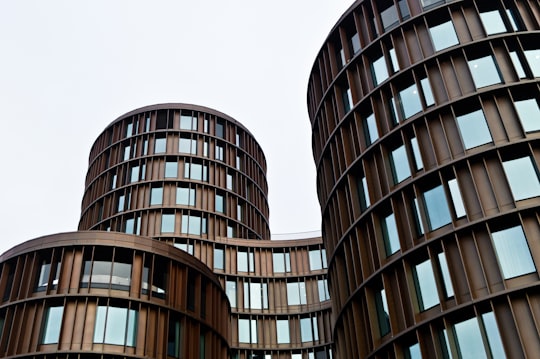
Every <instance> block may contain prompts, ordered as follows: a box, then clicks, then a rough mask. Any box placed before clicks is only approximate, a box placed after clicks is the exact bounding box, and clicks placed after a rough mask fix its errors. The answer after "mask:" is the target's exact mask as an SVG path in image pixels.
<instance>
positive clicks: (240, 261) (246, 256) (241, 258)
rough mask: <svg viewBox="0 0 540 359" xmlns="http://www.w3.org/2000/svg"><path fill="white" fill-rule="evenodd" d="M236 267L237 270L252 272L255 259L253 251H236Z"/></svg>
mask: <svg viewBox="0 0 540 359" xmlns="http://www.w3.org/2000/svg"><path fill="white" fill-rule="evenodd" d="M236 256H237V263H236V266H237V267H236V269H237V271H238V272H253V271H254V270H255V259H254V255H253V252H246V251H238V252H237V254H236Z"/></svg>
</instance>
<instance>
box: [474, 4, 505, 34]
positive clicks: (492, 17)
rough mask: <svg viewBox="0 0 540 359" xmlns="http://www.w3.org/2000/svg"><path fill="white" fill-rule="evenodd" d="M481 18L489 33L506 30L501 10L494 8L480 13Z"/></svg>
mask: <svg viewBox="0 0 540 359" xmlns="http://www.w3.org/2000/svg"><path fill="white" fill-rule="evenodd" d="M480 19H481V20H482V24H483V25H484V29H485V30H486V34H487V35H493V34H499V33H501V32H506V26H505V25H504V21H503V19H502V16H501V13H500V12H499V10H492V11H486V12H481V13H480Z"/></svg>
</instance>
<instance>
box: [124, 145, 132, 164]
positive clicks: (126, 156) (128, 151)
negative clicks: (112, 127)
mask: <svg viewBox="0 0 540 359" xmlns="http://www.w3.org/2000/svg"><path fill="white" fill-rule="evenodd" d="M130 155H131V147H130V146H126V147H124V157H123V160H124V161H127V160H129V158H130Z"/></svg>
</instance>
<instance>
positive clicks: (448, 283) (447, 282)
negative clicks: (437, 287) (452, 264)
mask: <svg viewBox="0 0 540 359" xmlns="http://www.w3.org/2000/svg"><path fill="white" fill-rule="evenodd" d="M438 259H439V269H440V270H441V274H442V279H443V282H444V290H445V292H446V293H445V294H446V297H447V298H449V297H453V296H454V287H452V280H451V279H450V270H449V269H448V263H447V262H446V256H445V254H444V252H441V253H439V255H438Z"/></svg>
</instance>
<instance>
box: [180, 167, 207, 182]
mask: <svg viewBox="0 0 540 359" xmlns="http://www.w3.org/2000/svg"><path fill="white" fill-rule="evenodd" d="M184 178H190V179H192V180H198V181H206V180H207V179H208V167H207V166H206V165H201V164H198V163H186V164H184Z"/></svg>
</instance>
